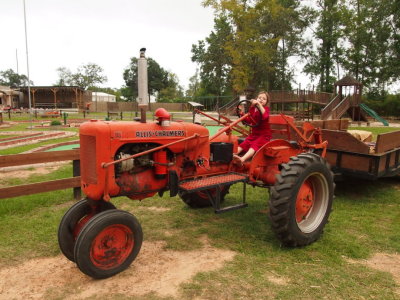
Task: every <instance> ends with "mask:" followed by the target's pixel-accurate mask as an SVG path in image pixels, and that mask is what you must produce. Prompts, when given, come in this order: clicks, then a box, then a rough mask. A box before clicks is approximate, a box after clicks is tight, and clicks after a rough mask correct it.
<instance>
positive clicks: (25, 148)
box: [0, 136, 78, 155]
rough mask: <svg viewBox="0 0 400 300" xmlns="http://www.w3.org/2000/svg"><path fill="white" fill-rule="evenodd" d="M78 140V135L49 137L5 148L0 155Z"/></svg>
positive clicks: (0, 151)
mask: <svg viewBox="0 0 400 300" xmlns="http://www.w3.org/2000/svg"><path fill="white" fill-rule="evenodd" d="M75 140H78V136H72V137H66V138H58V139H51V140H47V141H42V142H37V143H35V144H28V145H21V146H17V147H12V148H7V149H3V150H0V155H10V154H18V153H22V152H25V151H28V150H32V149H35V148H38V147H41V146H46V145H52V144H57V143H62V142H69V141H75Z"/></svg>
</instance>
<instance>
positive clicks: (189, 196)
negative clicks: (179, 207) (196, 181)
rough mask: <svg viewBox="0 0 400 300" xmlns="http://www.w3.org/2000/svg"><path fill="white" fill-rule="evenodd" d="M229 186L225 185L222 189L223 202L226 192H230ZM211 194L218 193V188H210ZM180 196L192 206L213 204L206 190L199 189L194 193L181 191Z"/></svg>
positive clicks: (198, 206) (199, 206) (200, 206)
mask: <svg viewBox="0 0 400 300" xmlns="http://www.w3.org/2000/svg"><path fill="white" fill-rule="evenodd" d="M229 188H230V185H229V186H224V187H222V189H221V194H220V196H221V202H220V203H223V202H224V201H225V196H226V194H228V193H229ZM208 191H209V192H210V194H211V195H213V196H214V195H215V194H216V189H215V188H214V189H209V190H208ZM179 197H181V199H182V200H183V202H185V203H186V204H187V205H188V206H190V207H191V208H203V207H210V206H212V204H211V202H210V199H208V195H207V193H206V191H199V192H194V193H181V192H180V193H179Z"/></svg>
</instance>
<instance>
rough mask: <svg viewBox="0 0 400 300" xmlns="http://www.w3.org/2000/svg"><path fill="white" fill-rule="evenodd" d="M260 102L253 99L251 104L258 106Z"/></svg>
mask: <svg viewBox="0 0 400 300" xmlns="http://www.w3.org/2000/svg"><path fill="white" fill-rule="evenodd" d="M258 103H259V102H258V101H257V100H255V99H252V100H251V106H256V105H257V104H258Z"/></svg>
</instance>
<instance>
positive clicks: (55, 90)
mask: <svg viewBox="0 0 400 300" xmlns="http://www.w3.org/2000/svg"><path fill="white" fill-rule="evenodd" d="M50 90H51V91H52V92H53V94H54V108H57V92H58V88H54V89H50Z"/></svg>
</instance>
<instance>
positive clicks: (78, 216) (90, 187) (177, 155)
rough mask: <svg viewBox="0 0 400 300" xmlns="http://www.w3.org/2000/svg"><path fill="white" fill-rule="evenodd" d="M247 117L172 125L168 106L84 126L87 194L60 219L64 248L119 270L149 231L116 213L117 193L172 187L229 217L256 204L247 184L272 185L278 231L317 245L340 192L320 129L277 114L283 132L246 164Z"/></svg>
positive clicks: (91, 267)
mask: <svg viewBox="0 0 400 300" xmlns="http://www.w3.org/2000/svg"><path fill="white" fill-rule="evenodd" d="M246 104H247V102H242V103H240V106H238V108H239V107H242V106H243V105H246ZM196 113H198V114H203V115H206V114H205V113H203V112H201V111H196ZM248 115H249V114H248V113H247V112H246V111H245V112H244V114H240V115H239V118H238V119H237V120H236V121H231V120H230V119H228V118H226V117H223V121H220V120H217V121H218V122H220V123H221V122H223V124H224V127H221V129H220V130H219V131H218V132H217V133H216V134H215V135H213V136H211V137H210V136H209V132H208V129H207V128H206V127H204V126H202V125H197V124H192V123H187V122H171V121H170V115H169V113H168V112H167V111H166V110H165V109H163V108H161V109H158V110H157V111H156V112H155V117H156V118H157V120H156V121H152V122H147V121H146V120H145V117H143V115H142V120H141V121H140V122H138V121H132V122H117V121H99V120H91V121H90V122H86V123H84V124H83V125H82V126H81V127H80V163H81V187H82V190H83V192H84V193H85V195H86V197H85V198H84V199H83V200H81V201H79V202H77V203H76V204H74V205H73V206H72V207H71V208H70V209H69V210H68V211H67V212H66V213H65V215H64V217H63V218H62V220H61V223H60V225H59V230H58V241H59V246H60V248H61V251H62V252H63V254H64V255H65V256H66V257H67V258H68V259H70V260H71V261H74V262H76V264H77V266H78V267H79V269H80V270H81V271H82V272H83V273H85V274H87V275H89V276H91V277H93V278H107V277H110V276H113V275H115V274H117V273H119V272H121V271H123V270H125V269H126V268H128V267H129V265H130V264H131V263H132V261H133V260H134V259H135V258H136V256H137V254H138V253H139V251H140V248H141V244H142V239H143V234H142V229H141V226H140V224H139V222H138V220H137V219H136V218H135V217H134V216H133V215H132V214H130V213H128V212H126V211H122V210H118V209H116V208H115V206H114V205H113V204H112V203H111V202H110V200H111V198H112V197H119V196H127V197H129V198H131V199H136V200H141V199H144V198H148V197H152V196H153V195H155V194H157V193H158V194H159V195H160V196H162V195H163V193H164V192H166V191H169V194H170V195H171V196H175V195H179V197H180V198H182V200H183V201H184V202H185V203H186V204H187V205H189V206H190V207H193V208H198V207H206V206H212V207H213V208H214V210H215V212H216V213H221V212H225V211H229V210H233V209H238V208H243V207H246V206H247V203H246V185H247V184H250V185H252V186H259V187H264V188H269V190H270V197H269V215H270V220H271V224H272V229H273V231H274V232H275V233H276V236H277V237H278V239H279V240H280V241H281V243H282V244H283V245H286V246H291V247H296V246H304V245H308V244H310V243H312V242H314V241H316V240H317V239H318V238H319V237H320V235H321V233H322V231H323V228H324V226H325V224H326V223H327V220H328V217H329V214H330V211H331V206H332V199H333V190H334V183H333V174H332V172H331V171H330V167H329V166H328V164H327V163H326V161H325V159H324V156H325V153H326V146H327V143H326V142H324V141H323V140H322V137H321V134H320V130H319V129H316V128H314V127H312V126H311V125H310V124H309V123H305V124H304V125H303V128H297V127H296V126H295V124H294V122H293V118H291V117H288V116H285V115H272V116H270V123H271V126H272V127H273V128H274V126H275V125H276V126H278V127H280V129H277V130H275V131H276V133H277V134H280V135H283V136H284V138H281V139H273V140H271V141H270V142H268V143H267V144H265V145H264V146H263V147H262V148H261V149H259V150H258V151H257V152H256V153H255V155H254V156H253V158H252V159H251V161H248V162H245V163H244V164H243V165H238V164H235V162H234V161H233V160H232V155H233V153H234V152H236V151H237V147H238V143H239V139H240V137H238V136H237V135H235V134H233V131H239V132H241V133H243V134H246V130H247V129H246V128H243V127H242V126H240V125H239V123H240V122H242V121H243V120H245V119H246V118H247V116H248ZM206 116H208V115H206ZM209 117H210V118H212V117H211V116H209ZM256 125H257V124H252V126H256ZM273 132H274V130H273ZM317 153H318V154H317ZM239 182H242V183H243V199H242V201H241V202H240V203H239V204H237V205H234V206H229V207H222V204H223V202H224V197H225V195H226V194H227V193H228V192H229V188H230V186H231V185H232V184H235V183H239Z"/></svg>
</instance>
